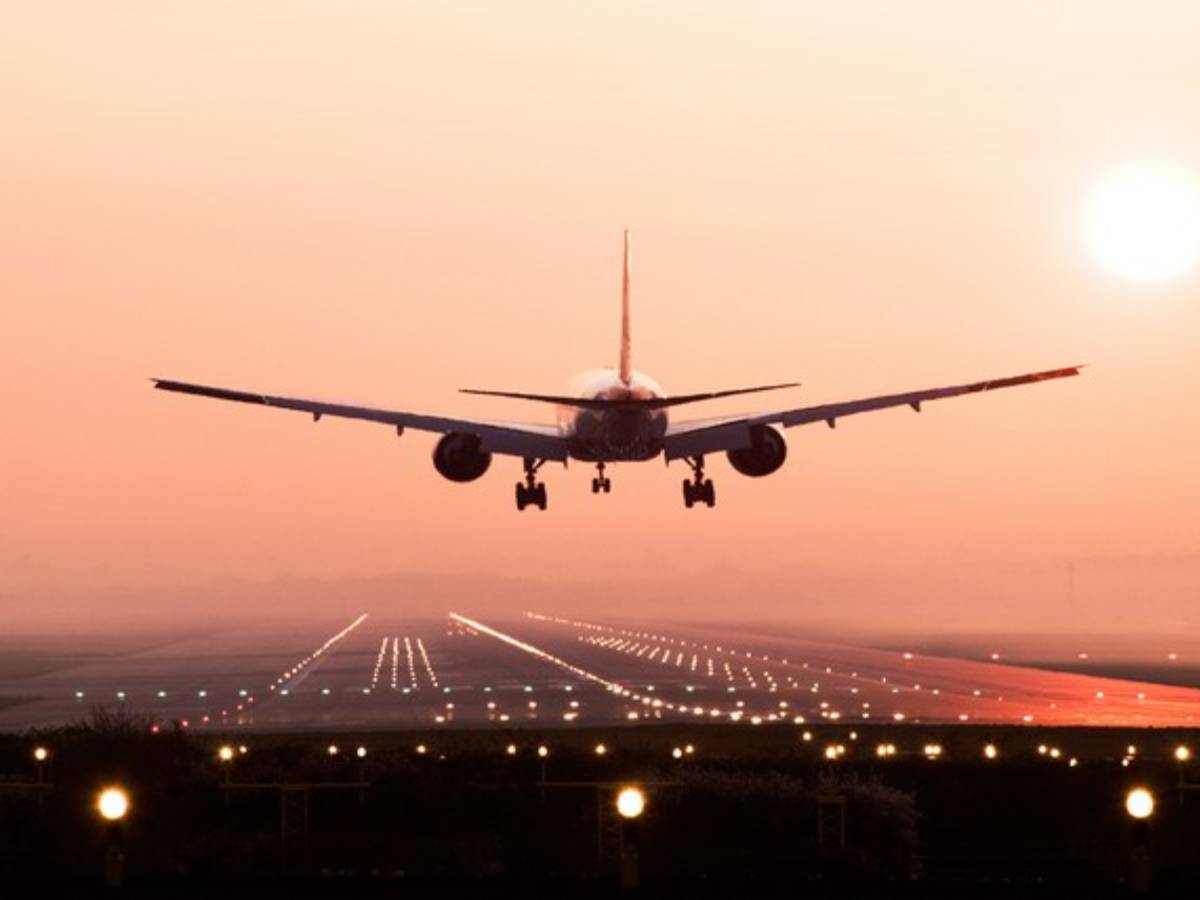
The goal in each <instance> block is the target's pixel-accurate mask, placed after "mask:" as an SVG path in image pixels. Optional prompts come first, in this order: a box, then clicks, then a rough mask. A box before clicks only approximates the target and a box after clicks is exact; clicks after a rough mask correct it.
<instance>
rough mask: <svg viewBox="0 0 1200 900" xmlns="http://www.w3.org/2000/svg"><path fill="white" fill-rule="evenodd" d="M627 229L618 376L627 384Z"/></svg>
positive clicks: (630, 371)
mask: <svg viewBox="0 0 1200 900" xmlns="http://www.w3.org/2000/svg"><path fill="white" fill-rule="evenodd" d="M630 252H631V251H630V249H629V229H628V228H626V229H625V263H624V267H623V268H622V271H621V363H620V366H619V367H618V370H617V371H618V374H619V375H620V377H621V381H623V382H624V383H625V384H629V379H630V378H632V377H633V363H632V362H631V361H630V358H629V349H630V348H629V264H630Z"/></svg>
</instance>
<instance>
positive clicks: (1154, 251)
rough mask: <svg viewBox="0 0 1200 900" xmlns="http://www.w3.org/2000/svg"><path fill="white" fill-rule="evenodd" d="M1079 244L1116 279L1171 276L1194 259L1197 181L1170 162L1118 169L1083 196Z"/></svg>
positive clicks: (1199, 222) (1199, 217) (1199, 202)
mask: <svg viewBox="0 0 1200 900" xmlns="http://www.w3.org/2000/svg"><path fill="white" fill-rule="evenodd" d="M1083 239H1084V243H1085V244H1086V246H1087V250H1088V253H1089V254H1091V256H1092V258H1093V259H1094V260H1095V261H1096V262H1097V263H1099V264H1100V265H1101V266H1103V267H1104V268H1105V269H1107V270H1108V271H1110V272H1112V273H1114V274H1116V275H1121V276H1123V277H1125V278H1129V279H1131V280H1133V281H1161V280H1163V279H1166V278H1170V277H1171V276H1173V275H1177V274H1179V273H1180V272H1182V271H1183V270H1184V269H1187V268H1189V267H1190V266H1192V265H1193V264H1195V262H1196V261H1197V258H1200V182H1198V181H1197V179H1196V177H1195V176H1194V175H1193V174H1192V173H1191V172H1190V171H1188V170H1187V169H1185V168H1183V167H1182V166H1176V165H1172V164H1170V163H1162V162H1135V163H1128V164H1126V165H1123V166H1120V167H1118V168H1116V169H1114V170H1113V171H1112V172H1110V173H1109V174H1108V176H1107V177H1106V178H1105V179H1104V180H1103V181H1101V182H1100V183H1099V184H1098V185H1097V186H1096V187H1095V188H1094V189H1093V190H1092V191H1091V193H1090V194H1089V195H1088V198H1087V201H1086V202H1085V204H1084V208H1083Z"/></svg>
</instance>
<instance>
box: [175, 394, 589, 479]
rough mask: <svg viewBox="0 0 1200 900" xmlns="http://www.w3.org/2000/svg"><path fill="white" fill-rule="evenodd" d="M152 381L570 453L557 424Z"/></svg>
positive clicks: (534, 450)
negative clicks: (445, 414)
mask: <svg viewBox="0 0 1200 900" xmlns="http://www.w3.org/2000/svg"><path fill="white" fill-rule="evenodd" d="M154 386H155V387H156V388H157V389H158V390H160V391H175V392H176V393H180V394H195V395H196V396H199V397H212V398H214V399H217V400H233V401H235V402H238V403H254V404H257V405H259V406H274V407H277V408H279V409H293V410H298V411H300V412H306V413H309V414H310V415H311V416H312V417H313V421H314V422H316V421H319V420H320V418H321V416H337V417H340V418H343V419H364V420H366V421H368V422H382V423H383V424H385V425H392V426H394V427H395V428H396V429H397V430H399V431H403V429H405V428H415V429H417V430H418V431H432V432H435V433H437V434H449V433H450V432H461V433H463V434H474V435H477V436H478V437H479V440H480V449H481V450H484V451H485V452H488V453H500V454H507V455H508V456H521V457H533V458H536V459H551V460H555V461H562V460H565V459H566V458H567V442H566V440H565V439H564V438H563V437H562V436H561V435H559V433H558V429H556V428H554V427H553V426H549V425H528V424H524V423H515V422H513V423H509V422H482V421H477V420H472V419H451V418H446V417H443V416H427V415H422V414H420V413H410V412H400V411H397V410H390V409H372V408H371V407H367V406H347V405H344V404H341V403H326V402H323V401H319V400H303V399H297V398H293V397H276V396H272V395H270V394H254V393H250V392H247V391H231V390H229V389H227V388H218V387H208V386H206V385H202V384H189V383H187V382H184V381H168V380H166V379H162V378H155V379H154Z"/></svg>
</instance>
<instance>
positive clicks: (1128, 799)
mask: <svg viewBox="0 0 1200 900" xmlns="http://www.w3.org/2000/svg"><path fill="white" fill-rule="evenodd" d="M1125 812H1127V813H1129V815H1130V816H1132V817H1133V818H1135V819H1148V818H1150V816H1151V815H1153V814H1154V795H1153V794H1151V793H1150V792H1149V791H1148V790H1146V789H1145V788H1143V787H1137V788H1134V789H1133V790H1131V791H1130V792H1129V793H1128V794H1126V795H1125Z"/></svg>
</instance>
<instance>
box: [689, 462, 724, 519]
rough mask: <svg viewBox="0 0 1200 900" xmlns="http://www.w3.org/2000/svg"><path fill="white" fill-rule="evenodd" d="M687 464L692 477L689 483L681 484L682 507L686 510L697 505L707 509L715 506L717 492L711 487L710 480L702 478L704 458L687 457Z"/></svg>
mask: <svg viewBox="0 0 1200 900" xmlns="http://www.w3.org/2000/svg"><path fill="white" fill-rule="evenodd" d="M687 464H688V465H689V466H691V467H692V472H693V473H694V475H693V478H692V479H691V480H690V481H685V482H684V483H683V505H684V506H686V507H687V508H688V509H691V508H692V507H693V506H695V505H696V504H697V503H703V504H704V505H705V506H708V507H713V506H716V505H717V491H716V489H715V488H714V487H713V483H712V479H711V478H705V477H704V457H703V456H692V457H689V458H688V459H687Z"/></svg>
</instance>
